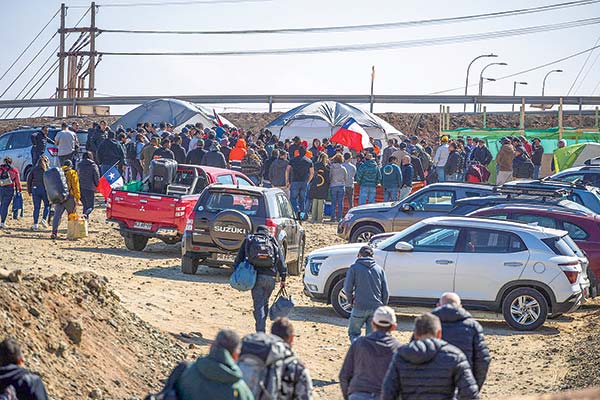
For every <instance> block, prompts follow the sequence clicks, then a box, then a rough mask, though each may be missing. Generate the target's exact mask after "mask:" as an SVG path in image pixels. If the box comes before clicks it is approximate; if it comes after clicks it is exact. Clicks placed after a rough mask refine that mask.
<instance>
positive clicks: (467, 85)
mask: <svg viewBox="0 0 600 400" xmlns="http://www.w3.org/2000/svg"><path fill="white" fill-rule="evenodd" d="M484 57H498V55H496V54H494V53H490V54H482V55H480V56H477V57H475V58H474V59H473V60H471V62H470V63H469V66H468V67H467V78H466V79H465V96H466V95H467V90H468V88H469V71H470V70H471V65H473V63H474V62H475V61H477V60H479V59H480V58H484ZM463 112H467V103H465V104H464V109H463Z"/></svg>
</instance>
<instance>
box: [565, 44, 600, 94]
mask: <svg viewBox="0 0 600 400" xmlns="http://www.w3.org/2000/svg"><path fill="white" fill-rule="evenodd" d="M598 43H600V35H598V39H596V43H594V46H596V45H597V44H598ZM592 53H593V51H590V52H589V53H588V55H587V57H586V58H585V61H584V62H583V64H581V68H580V69H579V72H577V76H576V77H575V79H573V83H571V87H570V88H569V90H568V91H567V96H568V95H570V94H571V91H572V90H573V87H575V84H576V83H577V80H578V79H579V77H580V76H581V73H582V72H583V70H584V69H585V66H586V65H587V63H588V61H589V60H590V57H591V56H592Z"/></svg>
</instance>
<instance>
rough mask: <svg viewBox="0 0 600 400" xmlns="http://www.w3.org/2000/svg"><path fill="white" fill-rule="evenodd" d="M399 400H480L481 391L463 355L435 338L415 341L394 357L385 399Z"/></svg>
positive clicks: (387, 378) (384, 392)
mask: <svg viewBox="0 0 600 400" xmlns="http://www.w3.org/2000/svg"><path fill="white" fill-rule="evenodd" d="M455 391H456V393H455ZM455 395H456V396H455ZM398 398H401V399H402V400H412V399H427V400H438V399H439V400H448V399H453V398H456V399H459V400H463V399H464V400H467V399H479V390H478V388H477V382H475V378H474V377H473V373H472V372H471V367H469V362H468V361H467V358H466V357H465V355H464V354H463V353H462V351H460V350H459V349H458V348H457V347H454V346H452V345H451V344H448V343H447V342H445V341H444V340H441V339H434V338H431V339H423V340H415V341H412V342H410V343H409V344H407V345H404V346H402V347H400V348H399V349H398V351H396V353H395V354H394V357H393V359H392V362H391V364H390V366H389V369H388V371H387V374H386V376H385V379H384V381H383V388H382V393H381V399H382V400H396V399H398Z"/></svg>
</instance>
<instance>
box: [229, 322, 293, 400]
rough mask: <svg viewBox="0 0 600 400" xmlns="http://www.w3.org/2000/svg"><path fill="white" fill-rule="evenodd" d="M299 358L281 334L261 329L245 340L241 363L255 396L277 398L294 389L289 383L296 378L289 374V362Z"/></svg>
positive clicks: (268, 398)
mask: <svg viewBox="0 0 600 400" xmlns="http://www.w3.org/2000/svg"><path fill="white" fill-rule="evenodd" d="M295 360H296V357H295V356H294V355H293V354H292V352H291V351H290V350H289V349H288V348H287V346H286V344H285V342H284V341H283V340H282V339H281V338H279V337H277V336H275V335H268V334H266V333H264V332H258V333H252V334H250V335H248V336H246V337H244V339H243V340H242V351H241V353H240V358H239V360H238V367H239V368H240V370H241V371H242V377H243V379H244V382H246V385H248V387H249V388H250V391H251V392H252V394H253V395H254V399H255V400H271V399H273V400H274V399H280V398H282V397H281V396H280V394H284V393H290V392H293V386H292V388H290V387H288V386H290V385H293V380H292V379H287V377H286V375H287V370H288V368H287V366H288V365H289V364H290V363H292V362H294V361H295ZM284 398H287V397H284Z"/></svg>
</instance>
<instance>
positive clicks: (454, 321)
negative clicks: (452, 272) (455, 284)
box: [431, 293, 492, 391]
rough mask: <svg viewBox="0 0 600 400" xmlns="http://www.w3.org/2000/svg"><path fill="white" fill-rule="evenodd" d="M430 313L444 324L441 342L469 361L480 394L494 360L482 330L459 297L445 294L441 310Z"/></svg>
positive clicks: (442, 298) (440, 306) (439, 307)
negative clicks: (443, 341)
mask: <svg viewBox="0 0 600 400" xmlns="http://www.w3.org/2000/svg"><path fill="white" fill-rule="evenodd" d="M431 313H432V314H433V315H435V316H437V317H438V318H439V319H440V321H441V323H442V340H445V341H446V342H448V343H450V344H452V345H454V346H456V347H458V348H459V349H460V350H461V351H462V352H463V353H464V354H465V356H466V357H467V360H468V361H469V365H470V366H471V370H472V371H473V376H474V377H475V381H476V382H477V386H478V387H479V391H481V388H482V387H483V384H484V383H485V378H486V377H487V373H488V370H489V367H490V362H491V360H492V359H491V357H490V351H489V349H488V347H487V344H486V343H485V339H484V337H483V328H482V327H481V325H480V324H479V322H477V321H476V320H475V319H474V318H473V317H472V316H471V314H469V313H468V312H467V311H466V310H465V309H464V308H463V307H462V305H461V300H460V297H459V296H458V294H456V293H444V294H443V295H442V297H440V301H439V302H438V307H437V308H436V309H434V310H433V311H432V312H431Z"/></svg>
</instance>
